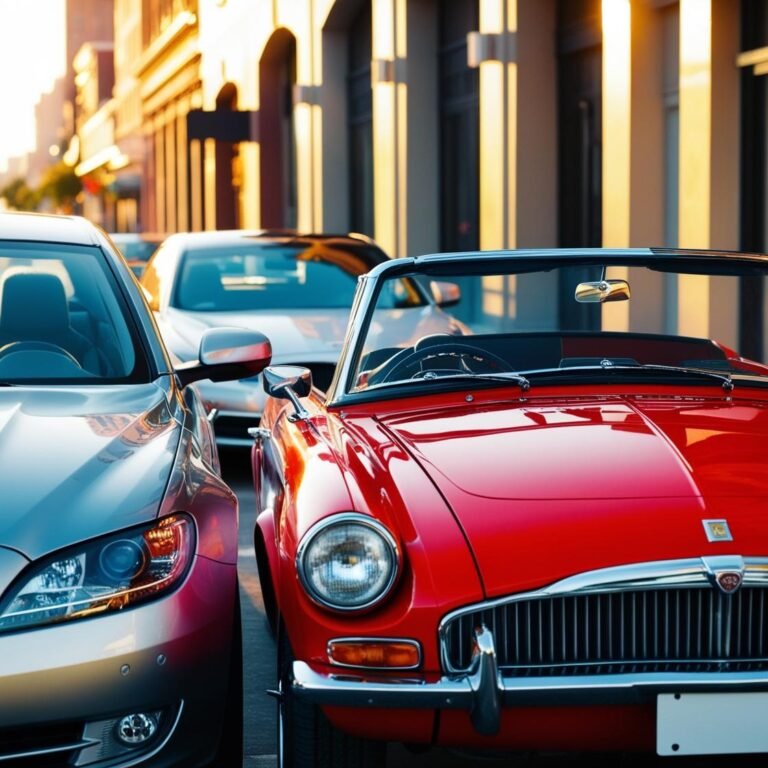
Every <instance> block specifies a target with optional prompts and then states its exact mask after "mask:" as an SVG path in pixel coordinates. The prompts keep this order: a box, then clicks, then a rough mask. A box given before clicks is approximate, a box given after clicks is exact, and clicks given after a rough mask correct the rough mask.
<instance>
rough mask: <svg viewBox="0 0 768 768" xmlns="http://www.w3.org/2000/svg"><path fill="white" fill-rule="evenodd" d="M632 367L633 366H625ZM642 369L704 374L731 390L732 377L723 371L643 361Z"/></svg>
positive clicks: (725, 388) (726, 389)
mask: <svg viewBox="0 0 768 768" xmlns="http://www.w3.org/2000/svg"><path fill="white" fill-rule="evenodd" d="M627 367H628V368H632V367H634V366H627ZM640 368H641V369H642V370H651V371H669V372H671V373H684V374H691V375H694V376H706V377H708V378H710V379H717V380H718V381H719V382H720V383H721V384H722V387H723V389H724V390H725V391H726V392H731V391H733V379H732V378H731V377H730V376H728V375H727V374H725V373H715V372H714V371H706V370H704V369H703V368H688V367H687V366H684V365H657V364H656V363H645V364H643V365H641V366H640Z"/></svg>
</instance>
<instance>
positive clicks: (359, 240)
mask: <svg viewBox="0 0 768 768" xmlns="http://www.w3.org/2000/svg"><path fill="white" fill-rule="evenodd" d="M167 239H168V240H170V241H172V242H174V243H176V244H177V245H179V246H181V247H193V246H205V245H221V244H226V243H236V242H238V241H241V240H248V239H254V240H272V241H274V242H283V243H290V242H293V241H295V240H308V241H309V240H315V241H317V240H323V241H337V242H346V243H354V244H355V245H370V246H372V247H375V248H381V246H379V245H378V244H377V243H376V242H374V241H373V240H372V239H371V238H370V237H367V236H366V235H362V234H359V233H357V232H347V233H330V232H320V233H316V232H302V231H298V230H292V229H217V230H206V231H204V232H176V233H174V234H172V235H168V237H167Z"/></svg>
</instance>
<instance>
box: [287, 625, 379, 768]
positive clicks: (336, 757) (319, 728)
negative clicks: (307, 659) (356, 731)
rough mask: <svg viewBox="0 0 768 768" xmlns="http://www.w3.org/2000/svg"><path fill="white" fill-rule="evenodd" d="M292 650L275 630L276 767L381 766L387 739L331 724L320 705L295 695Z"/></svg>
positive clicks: (366, 767) (351, 767)
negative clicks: (363, 735) (353, 733)
mask: <svg viewBox="0 0 768 768" xmlns="http://www.w3.org/2000/svg"><path fill="white" fill-rule="evenodd" d="M292 663H293V653H292V652H291V647H290V643H289V642H288V638H287V636H286V633H285V631H284V629H283V627H280V630H279V631H278V650H277V672H278V691H279V692H280V696H279V697H278V700H277V701H278V703H277V765H278V768H384V764H385V760H386V743H384V742H379V741H371V740H368V739H361V738H358V737H356V736H350V735H349V734H346V733H343V732H342V731H340V730H338V729H337V728H334V727H333V725H331V723H330V722H329V720H328V718H326V717H325V715H324V714H323V712H322V710H321V709H320V707H318V706H316V705H315V704H312V703H311V702H308V701H306V700H302V699H300V698H297V697H296V696H295V695H294V694H293V693H292V688H291V684H290V683H291V668H292Z"/></svg>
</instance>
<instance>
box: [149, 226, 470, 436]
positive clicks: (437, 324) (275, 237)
mask: <svg viewBox="0 0 768 768" xmlns="http://www.w3.org/2000/svg"><path fill="white" fill-rule="evenodd" d="M387 260H388V256H387V255H386V254H385V253H384V251H382V250H381V248H379V247H378V246H377V245H376V244H375V243H374V242H373V241H371V240H370V239H368V238H366V237H364V236H362V235H331V234H320V235H299V234H297V233H294V232H285V231H276V232H274V231H261V230H255V231H249V230H230V231H216V232H195V233H178V234H174V235H170V236H169V237H168V238H167V239H166V240H165V241H164V242H163V244H162V245H161V246H160V248H159V249H158V250H157V251H156V252H155V254H154V255H153V256H152V258H151V260H150V262H149V264H148V265H147V268H146V270H145V271H144V274H143V276H142V278H141V285H142V287H143V288H144V291H145V294H146V296H147V299H148V301H149V303H150V306H151V307H152V309H153V310H154V313H155V318H156V320H157V323H158V326H159V328H160V332H161V334H162V336H163V338H164V340H165V343H166V345H167V347H168V348H169V349H170V350H171V353H172V354H173V355H175V357H176V359H177V360H178V361H186V360H189V359H191V358H194V356H195V354H196V350H197V348H198V345H199V343H200V338H201V336H202V334H203V333H205V332H206V331H207V330H209V329H211V328H216V327H218V326H228V327H240V328H245V329H249V330H257V331H259V332H261V333H263V334H264V335H265V336H267V337H268V338H269V339H270V341H271V343H272V348H273V362H275V363H285V364H296V365H302V366H305V367H307V368H309V369H311V371H312V376H313V382H314V385H315V386H316V387H317V388H318V389H320V390H322V391H324V390H325V389H326V388H327V387H328V386H329V384H330V382H331V379H332V377H333V374H334V370H335V367H336V361H337V359H338V357H339V353H340V351H341V346H342V343H343V340H344V336H345V334H346V329H347V321H348V318H349V313H350V309H351V306H352V298H353V294H354V292H355V288H356V285H357V282H358V279H359V278H360V276H362V275H363V274H365V273H367V272H368V271H369V270H371V269H372V268H373V267H375V266H376V265H377V264H380V263H382V262H384V261H387ZM442 288H443V291H445V290H446V288H448V289H450V288H451V286H445V285H444V286H442ZM439 292H440V286H426V287H424V286H421V285H419V284H416V283H414V282H412V281H402V282H399V283H395V287H394V288H393V291H392V295H391V296H390V297H388V306H389V307H390V309H391V317H390V318H389V319H390V321H391V322H392V323H397V322H398V318H399V317H401V316H402V317H403V318H405V319H406V320H407V321H408V322H412V321H413V320H414V318H415V317H418V322H419V323H420V324H421V325H420V328H421V332H422V333H423V332H424V331H425V330H426V331H427V332H429V331H434V332H449V331H450V329H451V327H452V326H454V325H455V321H453V320H452V319H451V318H450V317H449V316H448V315H446V314H445V313H443V312H442V310H441V309H440V307H439V306H438V304H441V303H442V304H443V305H445V304H449V303H451V300H452V297H451V296H450V295H448V296H441V295H440V293H439ZM195 387H196V388H197V390H198V392H199V394H200V396H201V398H202V399H203V401H204V403H205V405H206V408H207V409H208V411H209V416H210V418H211V420H212V421H213V423H214V428H215V432H216V441H217V442H218V444H219V445H242V446H247V445H250V444H251V442H252V441H251V439H250V438H249V437H248V432H247V430H248V428H249V427H252V426H255V425H256V424H258V421H259V418H260V416H261V412H262V409H263V407H264V403H265V400H266V396H265V393H264V391H263V388H262V386H261V381H260V377H259V376H254V377H248V378H241V379H238V380H232V381H223V382H210V381H206V382H202V381H201V382H199V383H198V384H196V385H195Z"/></svg>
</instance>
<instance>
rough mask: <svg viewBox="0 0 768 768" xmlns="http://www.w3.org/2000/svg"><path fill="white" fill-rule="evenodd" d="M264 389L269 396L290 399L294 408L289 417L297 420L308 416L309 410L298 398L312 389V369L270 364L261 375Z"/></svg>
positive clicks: (304, 395)
mask: <svg viewBox="0 0 768 768" xmlns="http://www.w3.org/2000/svg"><path fill="white" fill-rule="evenodd" d="M262 381H263V386H264V391H265V392H266V393H267V394H268V395H270V396H271V397H277V398H281V399H283V400H290V401H291V402H292V403H293V407H294V408H295V409H296V411H295V413H292V414H291V415H290V416H289V418H290V419H291V421H299V420H300V419H306V418H308V417H309V412H308V411H307V410H306V408H304V406H303V405H302V404H301V401H300V400H299V398H300V397H306V396H307V395H308V394H309V393H310V392H311V391H312V371H310V370H309V368H304V367H303V366H300V365H271V366H269V367H267V368H265V369H264V373H263V376H262Z"/></svg>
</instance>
